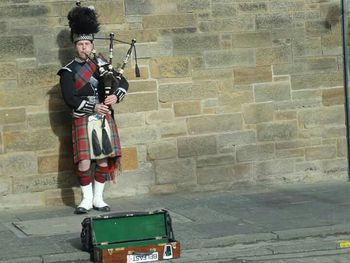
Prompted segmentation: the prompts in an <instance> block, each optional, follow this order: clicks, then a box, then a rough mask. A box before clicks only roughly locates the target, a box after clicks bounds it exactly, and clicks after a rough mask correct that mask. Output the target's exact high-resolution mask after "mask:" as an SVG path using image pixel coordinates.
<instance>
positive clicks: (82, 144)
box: [72, 114, 122, 164]
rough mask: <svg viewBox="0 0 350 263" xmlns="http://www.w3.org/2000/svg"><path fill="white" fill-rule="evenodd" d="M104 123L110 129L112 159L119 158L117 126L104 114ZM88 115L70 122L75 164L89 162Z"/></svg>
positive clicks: (119, 147)
mask: <svg viewBox="0 0 350 263" xmlns="http://www.w3.org/2000/svg"><path fill="white" fill-rule="evenodd" d="M105 116H106V121H108V124H109V127H110V129H111V143H112V147H113V152H114V154H113V155H112V156H111V157H112V158H117V159H118V160H119V159H120V158H121V153H122V151H121V146H120V140H119V134H118V128H117V125H116V123H115V121H114V119H113V118H112V116H111V115H110V114H106V115H105ZM88 117H89V116H88V115H87V116H84V117H81V118H78V119H73V121H72V143H73V161H74V163H75V164H77V163H78V162H79V161H81V160H91V155H90V144H89V137H88Z"/></svg>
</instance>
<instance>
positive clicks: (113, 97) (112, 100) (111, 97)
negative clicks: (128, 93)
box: [104, 94, 118, 105]
mask: <svg viewBox="0 0 350 263" xmlns="http://www.w3.org/2000/svg"><path fill="white" fill-rule="evenodd" d="M117 101H118V98H117V95H114V94H113V95H109V96H107V98H106V99H105V101H104V104H106V105H112V104H115V103H117Z"/></svg>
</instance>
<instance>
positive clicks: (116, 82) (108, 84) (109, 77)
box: [88, 33, 140, 156]
mask: <svg viewBox="0 0 350 263" xmlns="http://www.w3.org/2000/svg"><path fill="white" fill-rule="evenodd" d="M95 39H100V40H106V39H107V40H108V39H109V61H108V63H104V62H102V63H101V62H100V61H99V59H100V58H99V56H98V55H97V52H96V50H93V51H92V53H91V54H89V55H88V57H89V58H90V60H91V61H92V62H93V63H94V64H95V65H96V66H97V68H98V71H99V74H100V75H99V76H100V78H99V79H100V80H99V81H102V86H103V93H104V94H103V95H104V98H106V97H108V96H109V95H111V94H115V95H116V97H117V103H119V102H121V101H122V100H123V98H124V96H125V94H126V90H125V89H124V88H123V87H120V82H121V81H122V77H123V74H124V69H125V66H126V64H127V63H128V61H129V58H130V56H131V54H132V51H134V58H135V76H136V77H140V70H139V67H138V65H137V55H136V47H135V43H136V40H135V39H132V40H131V43H128V44H129V45H130V46H129V49H128V51H127V52H126V55H125V58H124V60H123V62H122V64H121V66H120V67H119V68H118V69H117V70H114V68H113V64H112V63H113V43H114V42H115V41H116V42H120V43H124V44H125V43H127V42H124V41H121V40H118V39H115V38H114V33H110V34H109V38H95ZM109 108H110V110H111V111H112V112H113V110H112V107H111V106H110V105H109ZM112 116H113V114H112ZM101 128H102V138H101V140H102V148H101V147H100V144H99V143H98V141H99V140H98V137H97V133H96V130H95V129H94V130H93V131H92V145H93V152H94V155H95V156H100V155H101V154H104V155H105V156H107V155H109V154H111V153H112V152H113V148H112V145H111V142H110V138H109V137H110V136H109V135H108V133H107V130H106V117H105V116H103V119H102V124H101Z"/></svg>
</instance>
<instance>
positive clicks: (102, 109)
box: [95, 96, 115, 114]
mask: <svg viewBox="0 0 350 263" xmlns="http://www.w3.org/2000/svg"><path fill="white" fill-rule="evenodd" d="M114 97H115V96H114ZM95 112H96V113H98V114H107V113H108V112H109V108H108V106H107V105H104V104H96V105H95Z"/></svg>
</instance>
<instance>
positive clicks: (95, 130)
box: [57, 4, 129, 214]
mask: <svg viewBox="0 0 350 263" xmlns="http://www.w3.org/2000/svg"><path fill="white" fill-rule="evenodd" d="M67 18H68V20H69V26H70V28H71V40H72V42H73V44H74V49H75V52H76V57H75V58H74V59H73V60H72V61H71V62H70V63H68V64H67V65H66V66H64V67H62V68H61V69H60V70H59V72H58V73H57V74H58V75H59V76H60V85H61V91H62V96H63V99H64V101H65V103H66V104H67V105H68V106H69V107H70V108H71V109H72V116H73V120H72V142H73V161H74V163H75V164H76V166H77V172H76V173H77V177H78V180H79V184H80V188H81V192H82V201H81V203H80V204H79V205H78V206H77V208H76V210H75V213H76V214H84V213H87V212H88V211H89V210H91V209H92V208H94V209H96V210H99V211H103V212H108V211H110V207H109V205H108V204H106V203H105V202H104V200H103V191H104V186H105V182H106V181H107V180H113V181H114V179H115V172H116V169H118V168H119V165H120V158H121V147H120V143H119V136H118V130H117V126H116V123H115V121H114V118H113V110H112V108H111V105H113V104H115V103H119V102H121V101H122V100H123V98H124V96H125V94H126V92H127V90H128V87H129V84H128V82H127V80H126V79H125V78H124V77H123V76H122V75H118V79H116V78H115V76H114V77H113V76H112V77H110V78H107V76H108V75H107V74H104V75H103V74H101V72H104V73H106V72H107V71H105V70H104V69H105V68H108V67H106V66H109V70H108V74H109V73H111V72H112V73H113V74H117V73H116V72H115V71H114V70H111V65H108V63H107V62H106V60H105V59H104V58H103V57H100V56H98V57H96V56H95V57H94V58H91V54H92V51H93V48H94V34H95V33H97V32H98V31H99V23H98V21H97V15H96V12H95V10H94V9H92V8H90V7H81V6H80V5H78V4H77V6H76V7H74V8H73V9H72V10H71V11H70V12H69V13H68V16H67ZM102 75H103V76H102ZM107 79H108V82H109V83H108V86H111V87H112V90H109V92H110V93H109V94H107V95H106V94H105V86H106V85H105V84H106V83H105V82H106V81H107ZM109 88H110V87H109ZM93 164H94V165H93ZM93 167H95V169H93Z"/></svg>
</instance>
